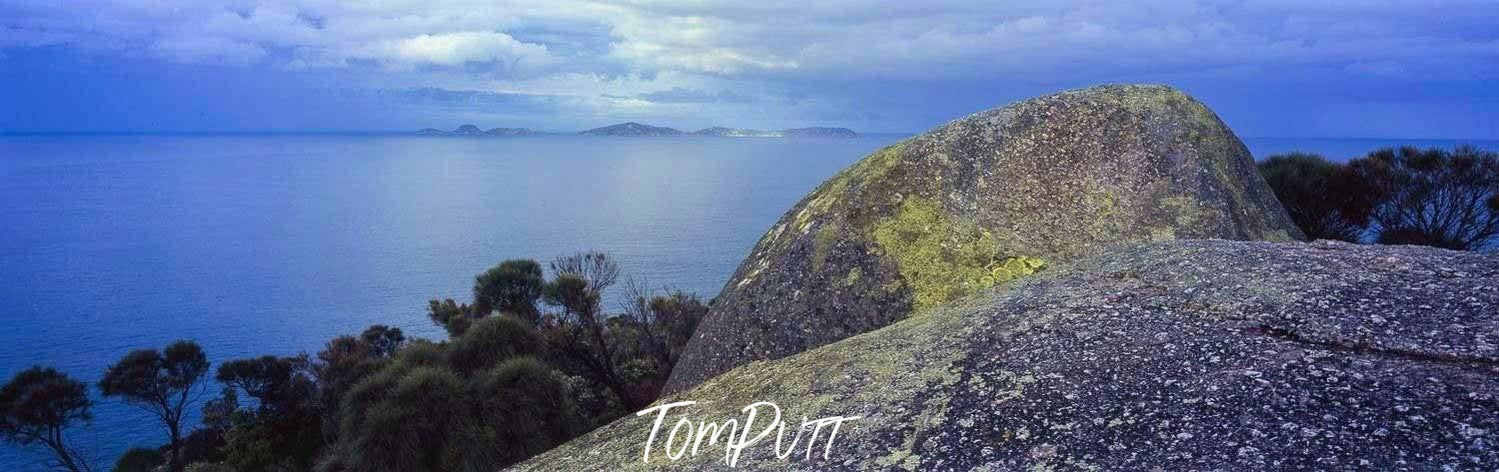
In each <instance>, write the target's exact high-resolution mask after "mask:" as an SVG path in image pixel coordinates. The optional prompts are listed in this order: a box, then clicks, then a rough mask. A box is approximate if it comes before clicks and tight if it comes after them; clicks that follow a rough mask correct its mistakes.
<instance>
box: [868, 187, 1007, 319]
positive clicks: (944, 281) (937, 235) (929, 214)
mask: <svg viewBox="0 0 1499 472" xmlns="http://www.w3.org/2000/svg"><path fill="white" fill-rule="evenodd" d="M871 235H872V236H873V238H874V242H875V244H876V245H878V246H879V249H880V251H882V252H883V254H884V255H885V257H886V258H888V259H890V260H891V261H893V262H894V263H895V265H896V267H897V269H898V270H899V271H900V274H901V277H902V278H903V279H904V282H905V284H906V286H907V287H908V288H910V290H911V292H912V304H913V308H914V311H915V312H916V313H921V312H922V311H925V310H927V309H930V308H932V307H936V306H939V305H942V304H944V303H947V302H949V301H952V300H955V299H958V298H960V297H963V296H965V295H969V294H971V293H974V292H976V291H978V290H979V289H980V288H984V286H983V285H982V284H983V279H984V277H986V276H989V269H988V266H989V265H990V263H992V262H993V261H994V259H995V256H996V255H997V254H998V245H997V243H996V242H995V239H994V236H993V235H992V234H989V233H988V232H986V231H982V230H980V229H979V228H978V226H977V225H974V224H972V223H964V222H956V221H953V220H952V219H951V218H949V217H948V216H947V214H946V212H945V211H943V209H942V206H941V205H940V204H939V203H937V202H935V201H932V200H928V199H924V198H919V197H911V198H907V199H906V200H905V201H904V202H902V203H901V206H900V209H899V210H898V211H897V212H896V214H895V215H894V216H892V217H889V218H887V219H885V220H882V221H879V222H878V223H876V224H875V225H874V229H873V232H872V233H871ZM990 285H992V283H991V284H990Z"/></svg>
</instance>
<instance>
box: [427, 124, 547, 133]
mask: <svg viewBox="0 0 1499 472" xmlns="http://www.w3.org/2000/svg"><path fill="white" fill-rule="evenodd" d="M416 134H418V135H422V136H537V135H543V134H550V133H546V132H542V131H536V130H532V129H528V128H490V129H488V130H482V129H479V127H478V126H476V125H463V126H459V127H457V128H454V129H453V130H452V131H443V130H440V129H437V128H423V129H420V130H417V132H416Z"/></svg>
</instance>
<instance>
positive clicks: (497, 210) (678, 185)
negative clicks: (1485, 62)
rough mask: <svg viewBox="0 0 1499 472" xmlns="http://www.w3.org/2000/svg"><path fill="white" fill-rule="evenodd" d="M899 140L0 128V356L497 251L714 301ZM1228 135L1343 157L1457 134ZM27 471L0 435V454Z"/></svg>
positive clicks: (140, 420)
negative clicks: (595, 259) (617, 272)
mask: <svg viewBox="0 0 1499 472" xmlns="http://www.w3.org/2000/svg"><path fill="white" fill-rule="evenodd" d="M897 139H899V137H898V136H887V137H868V138H861V139H853V140H815V139H813V140H787V139H721V138H701V139H699V138H662V139H652V138H589V137H537V138H514V139H463V138H422V137H404V136H9V137H0V228H3V230H0V376H4V378H5V379H9V377H10V376H11V375H12V374H14V373H15V372H16V371H18V370H20V369H24V368H25V367H27V366H29V365H32V364H35V363H45V364H50V365H53V366H56V367H58V368H61V369H63V370H65V371H67V372H68V373H69V374H71V375H73V376H74V377H76V378H79V379H82V380H86V381H89V382H93V381H94V380H96V379H97V378H98V377H99V376H100V374H101V373H102V371H103V369H104V367H105V366H106V365H108V364H109V363H110V362H112V361H114V360H115V359H118V358H119V357H120V356H121V355H123V354H124V353H126V352H127V351H129V350H131V349H136V348H143V347H160V346H162V345H164V344H166V343H168V342H170V341H171V340H175V339H195V340H197V341H198V342H199V343H201V344H202V345H203V346H204V348H205V349H206V350H207V351H208V352H209V354H210V356H211V357H212V358H213V360H214V361H215V362H217V361H222V360H226V359H231V358H235V357H244V356H251V355H260V354H283V355H285V354H294V353H297V352H303V351H306V352H314V351H316V350H317V349H319V348H320V347H321V345H322V343H323V342H324V341H326V340H327V339H329V338H331V337H334V336H337V335H339V334H346V333H356V332H358V331H359V330H361V329H363V328H364V327H365V326H368V325H370V324H376V323H383V324H389V325H395V326H399V327H401V328H403V329H404V330H406V332H407V333H408V334H409V335H416V336H428V337H438V336H441V333H440V331H439V330H438V329H437V328H436V327H434V326H432V325H431V324H430V323H429V322H428V321H427V319H426V317H425V314H424V311H425V306H426V301H427V300H428V299H430V298H434V297H453V298H459V299H466V298H467V296H468V289H469V287H470V284H471V283H472V277H473V275H474V274H475V273H477V272H480V271H482V270H483V269H485V268H487V267H489V266H491V265H493V264H494V263H496V262H499V261H500V260H503V259H507V258H515V257H528V258H537V259H540V260H543V261H545V260H548V259H550V258H552V257H554V256H557V255H561V254H566V253H571V252H574V251H579V250H589V249H596V250H601V251H605V252H608V253H610V254H612V255H614V256H615V257H617V258H618V259H619V260H620V261H621V263H622V266H623V269H624V271H625V272H626V273H627V274H632V275H634V276H637V277H642V278H645V279H646V280H648V281H650V282H651V283H652V284H654V285H669V286H673V287H677V288H681V289H684V290H689V291H695V292H697V293H699V294H701V295H703V296H704V297H705V298H706V297H711V296H713V295H714V294H715V293H716V291H717V290H718V288H719V287H720V286H721V285H722V284H723V283H724V281H725V280H726V279H727V278H728V276H729V275H731V272H732V271H733V269H734V268H735V266H736V265H737V264H738V262H739V261H740V259H742V258H743V257H744V256H745V254H746V253H747V252H748V250H749V248H750V246H751V245H753V244H754V242H755V241H756V240H757V239H758V238H759V236H760V235H761V233H763V232H764V231H765V229H766V228H768V227H769V226H770V225H771V223H773V222H774V220H775V219H776V218H777V217H779V216H780V214H781V213H782V212H783V211H785V209H787V208H789V207H790V206H791V205H792V204H793V203H795V201H796V200H797V199H798V198H800V197H801V195H803V194H804V193H806V192H807V191H808V190H810V189H812V188H813V187H815V186H816V185H817V184H818V183H819V182H821V181H822V180H823V179H825V178H827V177H828V176H831V175H832V174H833V173H834V172H836V171H837V170H838V169H840V168H842V167H844V166H846V165H848V164H850V163H852V162H854V161H855V160H857V159H858V158H859V157H861V156H863V155H865V154H867V153H868V152H870V151H872V150H874V149H877V148H878V147H880V146H882V145H884V144H887V143H890V142H894V141H895V140H897ZM1246 141H1247V142H1248V143H1249V145H1250V147H1251V149H1252V150H1253V151H1254V152H1255V153H1256V155H1258V156H1264V155H1267V154H1270V153H1279V152H1286V151H1291V150H1303V151H1313V152H1322V153H1324V154H1326V155H1328V156H1329V157H1335V158H1340V159H1341V158H1346V157H1350V156H1354V155H1359V154H1363V153H1364V152H1366V151H1367V150H1368V149H1370V148H1374V147H1379V146H1386V145H1395V144H1406V143H1408V144H1416V145H1422V146H1432V145H1436V146H1451V145H1452V144H1455V143H1454V142H1450V141H1401V140H1304V139H1303V140H1280V139H1248V140H1246ZM1476 144H1479V145H1481V146H1485V147H1490V148H1496V149H1499V143H1495V142H1487V143H1476ZM95 416H96V420H95V421H94V422H93V424H92V425H91V426H90V427H88V428H86V429H83V430H80V431H75V432H73V433H72V434H73V435H74V437H75V441H76V442H77V443H78V444H80V445H82V446H84V449H85V450H87V451H88V452H89V453H91V454H92V455H93V457H95V458H96V459H97V460H98V463H99V464H100V465H105V466H106V469H107V464H110V463H112V461H113V459H114V458H115V457H116V456H117V455H118V454H119V453H120V452H122V451H123V450H124V449H126V448H128V447H130V446H133V445H139V446H147V445H156V444H159V443H161V442H163V441H164V434H163V433H162V432H161V428H160V427H159V426H157V425H155V424H153V423H152V422H151V420H150V419H149V418H148V417H147V416H146V415H144V414H142V413H140V412H137V411H135V410H132V409H130V408H129V407H127V406H124V405H122V404H119V403H115V402H109V401H101V403H100V404H99V405H98V406H97V407H96V408H95ZM35 469H36V465H35V462H34V457H33V456H31V455H29V454H26V453H24V452H22V451H19V450H17V449H14V448H11V447H10V446H0V470H35Z"/></svg>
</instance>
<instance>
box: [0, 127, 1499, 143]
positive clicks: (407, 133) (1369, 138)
mask: <svg viewBox="0 0 1499 472" xmlns="http://www.w3.org/2000/svg"><path fill="white" fill-rule="evenodd" d="M423 129H439V128H418V129H415V130H359V129H351V130H166V131H155V130H0V136H236V135H239V136H250V135H258V136H274V135H282V136H296V135H304V136H315V135H345V136H348V135H371V136H373V135H396V136H422V137H429V138H440V137H455V138H461V137H485V136H464V135H455V136H442V135H436V136H434V135H419V134H417V133H418V131H420V130H423ZM592 129H596V128H588V129H585V130H579V131H550V130H532V131H535V132H537V133H543V134H541V135H536V136H544V135H554V136H557V135H561V136H569V135H578V134H579V133H582V132H583V131H588V130H592ZM855 132H857V133H859V134H861V135H871V136H901V135H909V136H915V135H918V134H921V133H924V132H926V130H923V131H858V130H855ZM505 137H518V136H505ZM520 137H523V136H520ZM595 137H608V136H595ZM626 137H630V136H626ZM666 137H677V136H666ZM681 137H691V136H681ZM731 137H732V136H731ZM1239 139H1336V140H1350V141H1353V140H1359V141H1378V140H1410V141H1478V142H1499V136H1496V137H1489V138H1474V137H1403V136H1264V135H1259V136H1239Z"/></svg>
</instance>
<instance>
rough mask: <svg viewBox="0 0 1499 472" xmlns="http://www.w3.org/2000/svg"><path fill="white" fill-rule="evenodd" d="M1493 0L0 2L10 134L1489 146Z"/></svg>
mask: <svg viewBox="0 0 1499 472" xmlns="http://www.w3.org/2000/svg"><path fill="white" fill-rule="evenodd" d="M1496 18H1499V0H1430V1H1423V2H1405V1H1362V0H1360V1H1332V0H1329V1H1305V0H1264V1H1217V0H1212V1H1208V0H1199V1H1194V0H1164V1H1151V2H1122V1H1068V0H1017V1H1005V2H996V1H946V0H924V1H919V2H913V1H861V0H820V1H807V0H796V1H783V0H755V1H743V0H740V1H734V2H704V1H685V0H675V1H628V2H596V1H574V0H544V1H503V0H499V1H459V0H371V1H360V2H353V1H343V0H262V1H256V0H0V131H8V132H48V131H88V132H95V131H104V132H113V131H126V132H184V131H185V132H217V131H231V132H235V131H394V130H414V129H418V128H426V127H436V128H453V127H456V126H457V125H459V124H464V123H473V124H476V125H479V126H480V127H482V128H491V127H527V128H533V129H540V130H550V131H569V130H580V129H586V128H590V127H595V126H602V125H607V124H613V123H618V122H622V121H639V122H645V123H649V124H654V125H660V126H672V127H676V128H680V129H688V130H692V129H698V128H703V127H708V126H731V127H749V128H760V129H781V128H790V127H801V126H846V127H851V128H854V129H858V130H861V131H866V132H915V131H920V130H923V129H927V128H930V127H932V126H935V125H938V124H941V123H944V122H946V121H949V120H952V119H956V118H959V117H962V116H964V115H966V114H969V113H973V112H976V111H980V110H984V109H987V108H991V107H995V106H999V105H1003V104H1004V103H1008V102H1011V101H1015V100H1019V99H1024V98H1029V97H1034V96H1038V95H1044V94H1047V93H1050V92H1054V91H1060V90H1066V89H1071V88H1078V87H1085V86H1089V85H1096V84H1102V83H1124V82H1148V83H1165V84H1170V85H1173V86H1176V87H1179V88H1181V89H1183V90H1185V91H1187V92H1188V93H1190V94H1192V95H1193V96H1195V97H1197V98H1198V99H1199V100H1202V101H1203V102H1205V103H1207V104H1208V105H1209V106H1210V107H1212V108H1213V109H1214V110H1215V111H1217V112H1218V114H1219V115H1220V116H1222V117H1223V118H1224V120H1225V121H1226V122H1228V123H1229V125H1230V126H1232V127H1233V128H1234V129H1235V130H1236V131H1237V132H1238V133H1239V134H1240V135H1242V136H1255V137H1261V136H1268V137H1367V138H1392V137H1393V138H1438V139H1443V138H1445V139H1499V20H1496Z"/></svg>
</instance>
